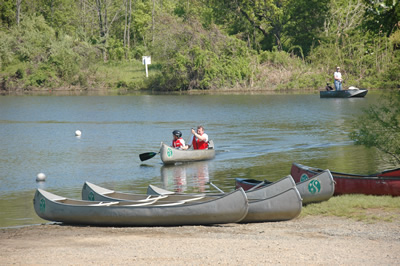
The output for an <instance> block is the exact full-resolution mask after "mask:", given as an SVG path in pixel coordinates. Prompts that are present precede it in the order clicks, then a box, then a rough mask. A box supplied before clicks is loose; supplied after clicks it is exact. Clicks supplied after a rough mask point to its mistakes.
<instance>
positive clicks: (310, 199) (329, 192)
mask: <svg viewBox="0 0 400 266" xmlns="http://www.w3.org/2000/svg"><path fill="white" fill-rule="evenodd" d="M296 186H297V189H298V190H299V192H300V195H301V197H302V198H303V204H309V203H316V202H321V201H326V200H329V199H330V198H331V197H332V196H333V193H334V192H335V181H334V180H333V176H332V174H331V172H330V171H329V170H324V171H323V172H322V173H320V174H318V175H315V176H313V177H312V178H310V179H307V180H305V181H303V182H299V183H297V184H296Z"/></svg>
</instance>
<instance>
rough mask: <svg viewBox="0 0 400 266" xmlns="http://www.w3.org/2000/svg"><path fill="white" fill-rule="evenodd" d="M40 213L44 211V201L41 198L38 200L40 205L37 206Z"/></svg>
mask: <svg viewBox="0 0 400 266" xmlns="http://www.w3.org/2000/svg"><path fill="white" fill-rule="evenodd" d="M39 208H40V211H41V212H44V211H45V209H46V201H45V200H44V199H43V198H42V199H40V205H39Z"/></svg>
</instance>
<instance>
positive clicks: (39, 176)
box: [36, 173, 46, 182]
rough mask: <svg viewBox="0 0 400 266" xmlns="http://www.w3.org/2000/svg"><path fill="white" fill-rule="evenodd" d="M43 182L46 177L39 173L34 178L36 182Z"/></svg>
mask: <svg viewBox="0 0 400 266" xmlns="http://www.w3.org/2000/svg"><path fill="white" fill-rule="evenodd" d="M45 180H46V175H45V174H43V173H39V174H38V175H37V176H36V181H38V182H40V181H45Z"/></svg>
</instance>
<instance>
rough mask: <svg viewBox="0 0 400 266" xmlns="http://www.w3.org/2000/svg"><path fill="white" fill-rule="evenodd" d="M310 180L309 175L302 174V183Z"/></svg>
mask: <svg viewBox="0 0 400 266" xmlns="http://www.w3.org/2000/svg"><path fill="white" fill-rule="evenodd" d="M307 179H308V175H307V174H302V175H301V176H300V182H303V181H306V180H307Z"/></svg>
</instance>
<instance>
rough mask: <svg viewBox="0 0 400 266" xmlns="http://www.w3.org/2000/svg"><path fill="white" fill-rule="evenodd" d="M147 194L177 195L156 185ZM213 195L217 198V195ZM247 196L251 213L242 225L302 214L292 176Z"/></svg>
mask: <svg viewBox="0 0 400 266" xmlns="http://www.w3.org/2000/svg"><path fill="white" fill-rule="evenodd" d="M147 193H148V194H150V195H171V194H175V193H174V192H172V191H169V190H165V189H162V188H159V187H156V186H154V185H149V187H148V189H147ZM181 194H182V193H177V194H175V195H181ZM185 195H190V194H185ZM207 195H210V194H207ZM211 195H213V196H216V194H211ZM246 195H247V198H248V201H249V211H248V213H247V215H246V217H245V218H244V219H243V220H242V221H241V223H254V222H276V221H287V220H291V219H294V218H296V217H297V216H298V215H299V214H300V212H301V208H302V198H301V196H300V193H299V191H298V190H297V188H296V185H295V182H294V181H293V179H292V177H291V176H287V177H284V178H282V179H280V180H278V181H277V182H274V183H273V184H270V185H269V186H264V187H262V188H259V189H255V190H252V191H247V192H246Z"/></svg>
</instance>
